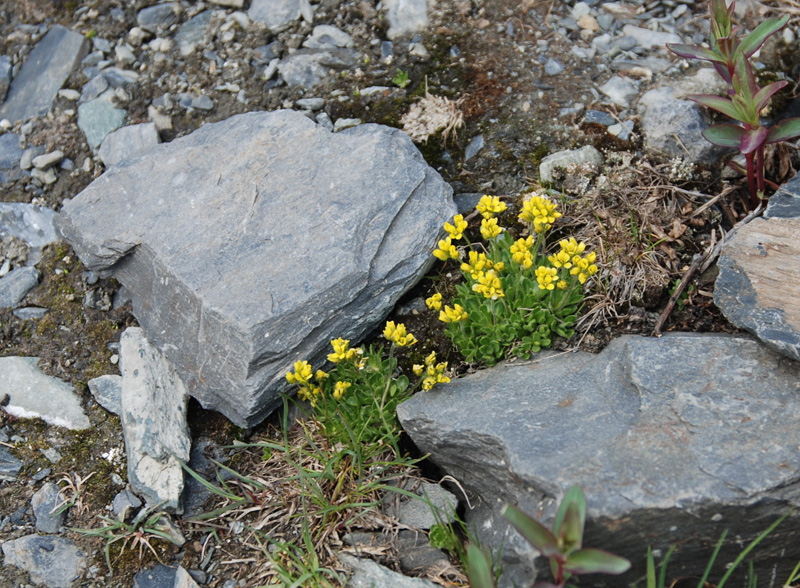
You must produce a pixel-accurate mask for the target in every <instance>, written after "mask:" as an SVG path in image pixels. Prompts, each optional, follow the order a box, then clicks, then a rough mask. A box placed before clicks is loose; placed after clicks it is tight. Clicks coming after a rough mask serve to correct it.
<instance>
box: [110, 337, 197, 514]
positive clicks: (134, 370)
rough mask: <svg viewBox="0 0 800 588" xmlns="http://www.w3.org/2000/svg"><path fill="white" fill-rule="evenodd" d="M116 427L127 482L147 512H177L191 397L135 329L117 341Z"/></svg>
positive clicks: (188, 447) (186, 456) (186, 458)
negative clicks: (125, 461) (119, 431)
mask: <svg viewBox="0 0 800 588" xmlns="http://www.w3.org/2000/svg"><path fill="white" fill-rule="evenodd" d="M120 363H121V366H120V367H121V370H122V395H121V402H120V404H121V407H120V408H121V412H120V421H121V423H122V434H123V436H124V437H125V452H126V455H127V457H128V481H129V482H130V484H131V487H132V488H133V489H134V490H135V491H136V492H138V493H139V494H141V495H143V496H144V497H145V499H146V500H147V503H148V506H151V507H155V506H156V505H159V507H160V508H166V509H169V510H172V511H177V512H181V511H182V510H183V504H182V502H181V495H182V493H183V468H182V466H181V462H183V463H186V462H188V461H189V454H190V451H191V447H192V438H191V435H190V434H189V427H188V425H187V424H186V411H187V408H188V402H189V395H188V394H187V393H186V389H185V388H184V385H183V382H182V381H181V379H180V378H179V377H178V374H177V373H175V370H174V368H173V367H172V366H171V365H170V364H169V362H167V361H166V360H165V359H164V357H163V355H162V354H161V352H160V351H159V350H158V349H156V348H155V347H153V346H152V345H151V344H150V343H149V342H148V341H147V340H146V339H145V337H144V335H143V334H142V330H141V329H140V328H138V327H131V328H128V329H125V332H124V333H123V334H122V337H121V338H120Z"/></svg>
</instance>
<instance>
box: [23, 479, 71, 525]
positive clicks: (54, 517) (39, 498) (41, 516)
mask: <svg viewBox="0 0 800 588" xmlns="http://www.w3.org/2000/svg"><path fill="white" fill-rule="evenodd" d="M61 502H62V501H60V500H59V499H58V486H56V485H55V484H53V483H52V482H48V483H47V484H45V485H43V486H42V487H41V488H39V490H38V491H37V492H36V493H35V494H34V495H33V498H31V508H32V509H33V516H34V517H36V530H37V531H40V532H42V533H58V532H59V531H60V530H61V527H62V526H63V525H64V519H65V518H66V516H67V513H66V511H63V512H60V513H58V514H55V513H54V512H53V511H54V510H56V509H57V507H58V506H59V505H60V504H61Z"/></svg>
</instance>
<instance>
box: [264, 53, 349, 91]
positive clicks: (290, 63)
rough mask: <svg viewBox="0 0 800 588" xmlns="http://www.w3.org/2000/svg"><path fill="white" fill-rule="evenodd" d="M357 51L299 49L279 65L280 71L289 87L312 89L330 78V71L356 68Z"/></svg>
mask: <svg viewBox="0 0 800 588" xmlns="http://www.w3.org/2000/svg"><path fill="white" fill-rule="evenodd" d="M357 61H358V52H357V51H356V50H355V49H298V50H297V51H295V52H294V53H292V54H291V55H288V56H286V57H284V58H283V59H281V60H280V62H279V63H278V71H279V72H280V74H281V77H282V78H283V79H284V81H285V82H286V83H287V84H288V85H289V86H301V87H303V88H311V87H313V86H316V85H317V84H319V83H321V82H323V81H324V80H325V79H326V78H327V77H328V70H329V69H331V68H333V69H348V68H351V67H355V65H356V63H357Z"/></svg>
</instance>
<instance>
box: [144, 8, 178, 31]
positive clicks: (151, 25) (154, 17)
mask: <svg viewBox="0 0 800 588" xmlns="http://www.w3.org/2000/svg"><path fill="white" fill-rule="evenodd" d="M173 7H174V3H173V2H167V3H165V4H156V5H155V6H149V7H147V8H143V9H142V10H140V11H139V12H138V13H137V14H136V24H137V25H139V28H141V29H144V30H145V31H149V32H151V33H155V32H156V31H157V30H158V29H159V28H167V27H169V26H171V25H173V24H175V21H176V20H177V16H176V15H175V11H174V10H173Z"/></svg>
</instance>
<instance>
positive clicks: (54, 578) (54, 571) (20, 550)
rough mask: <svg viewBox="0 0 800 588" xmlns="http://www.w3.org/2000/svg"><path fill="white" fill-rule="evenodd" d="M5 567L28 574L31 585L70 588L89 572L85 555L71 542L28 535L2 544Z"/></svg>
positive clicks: (60, 538)
mask: <svg viewBox="0 0 800 588" xmlns="http://www.w3.org/2000/svg"><path fill="white" fill-rule="evenodd" d="M2 548H3V555H4V556H5V560H4V561H3V565H6V566H15V567H18V568H20V569H23V570H25V571H26V572H28V574H29V575H30V578H31V582H33V583H35V584H44V585H45V586H47V588H70V587H71V586H72V583H73V582H74V581H75V580H77V579H78V578H80V577H81V575H82V574H83V571H84V570H85V569H86V556H85V555H84V554H83V552H82V551H81V550H80V549H78V547H77V546H76V545H75V544H74V543H73V542H72V541H70V540H69V539H65V538H63V537H52V536H46V537H42V536H39V535H26V536H25V537H20V538H19V539H14V540H12V541H6V542H5V543H3V545H2Z"/></svg>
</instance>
